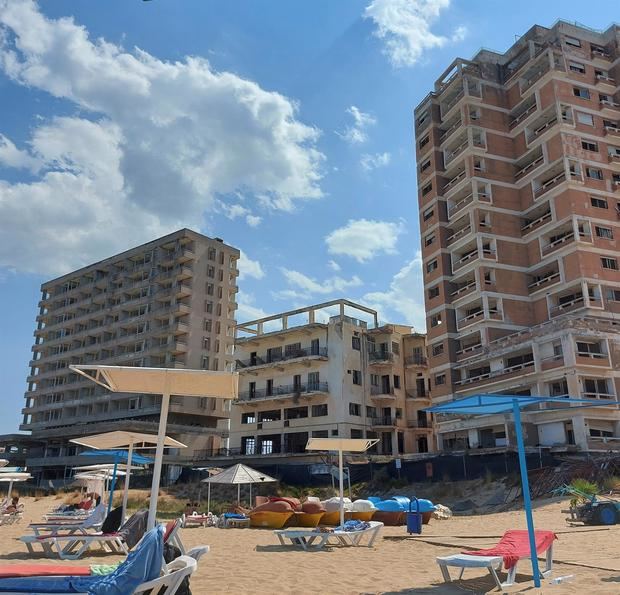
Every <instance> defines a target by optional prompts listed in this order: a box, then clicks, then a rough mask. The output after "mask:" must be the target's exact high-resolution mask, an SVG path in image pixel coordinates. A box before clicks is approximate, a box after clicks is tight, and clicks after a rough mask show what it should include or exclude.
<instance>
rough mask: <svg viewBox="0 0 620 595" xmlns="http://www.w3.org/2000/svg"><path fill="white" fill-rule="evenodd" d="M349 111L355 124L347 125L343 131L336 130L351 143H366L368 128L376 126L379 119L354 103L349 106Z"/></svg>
mask: <svg viewBox="0 0 620 595" xmlns="http://www.w3.org/2000/svg"><path fill="white" fill-rule="evenodd" d="M347 113H348V114H349V115H350V116H351V117H352V118H353V124H351V125H350V126H347V127H346V128H345V129H344V131H343V132H336V134H337V135H338V136H339V137H340V138H342V139H343V140H345V141H346V142H348V143H349V144H351V145H360V144H362V143H365V142H366V141H367V140H368V132H367V129H368V128H369V127H370V126H374V125H375V124H376V123H377V120H376V119H375V118H374V117H373V116H371V115H370V114H367V113H365V112H363V111H361V110H360V109H359V108H358V107H356V106H354V105H352V106H351V107H349V108H347Z"/></svg>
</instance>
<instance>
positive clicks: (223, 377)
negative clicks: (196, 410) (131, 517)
mask: <svg viewBox="0 0 620 595" xmlns="http://www.w3.org/2000/svg"><path fill="white" fill-rule="evenodd" d="M70 369H71V370H73V371H74V372H76V373H77V374H81V375H82V376H85V377H86V378H89V379H90V380H92V381H93V382H96V383H97V384H99V385H100V386H103V387H104V388H107V389H108V390H111V391H113V392H120V393H137V394H150V395H161V397H162V398H161V410H160V414H159V429H158V432H157V446H156V449H155V462H154V463H153V483H152V484H151V497H150V502H149V516H148V520H147V530H150V529H152V528H153V527H154V526H155V519H156V517H157V496H158V493H159V482H160V478H161V467H162V460H163V456H164V443H165V439H166V425H167V423H168V409H169V406H170V396H171V395H175V396H176V397H181V398H182V397H211V398H216V399H229V400H232V399H236V398H237V394H238V384H239V375H238V374H236V373H234V372H207V371H205V370H188V369H183V368H140V367H134V366H103V365H97V366H70Z"/></svg>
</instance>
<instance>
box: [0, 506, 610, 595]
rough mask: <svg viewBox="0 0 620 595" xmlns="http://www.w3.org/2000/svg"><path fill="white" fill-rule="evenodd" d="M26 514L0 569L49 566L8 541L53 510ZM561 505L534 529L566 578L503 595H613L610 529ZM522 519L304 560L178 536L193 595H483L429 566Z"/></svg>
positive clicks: (245, 535)
mask: <svg viewBox="0 0 620 595" xmlns="http://www.w3.org/2000/svg"><path fill="white" fill-rule="evenodd" d="M23 501H24V504H25V505H26V513H25V515H24V519H23V521H22V522H21V523H20V524H17V525H12V526H7V527H0V536H1V538H0V560H2V563H3V564H11V563H17V562H23V561H24V560H32V561H33V562H39V561H40V562H41V563H44V562H45V563H49V561H48V559H46V558H45V557H44V555H43V554H39V555H36V556H34V557H33V556H32V555H29V554H28V553H27V551H26V547H25V546H24V545H23V544H22V543H21V542H19V541H17V540H16V538H17V537H18V536H19V535H22V534H24V533H27V532H29V531H28V528H27V524H28V523H29V522H32V521H38V520H40V519H41V515H42V514H43V513H44V512H46V511H48V510H49V509H50V508H51V507H52V506H55V505H57V504H58V500H57V499H55V498H43V499H40V500H38V501H36V502H35V501H34V500H33V499H32V498H24V499H23ZM566 506H567V502H566V501H558V500H555V501H545V503H543V504H539V505H538V506H537V507H536V510H535V522H536V526H537V528H539V529H549V530H553V531H555V532H556V533H557V535H558V540H557V541H556V543H555V546H554V573H553V576H554V577H558V576H566V575H574V578H573V579H572V580H571V581H570V582H568V583H563V584H561V585H550V584H549V581H548V580H546V581H544V582H543V586H542V588H541V590H540V591H538V590H536V589H535V588H534V583H533V581H532V580H531V577H529V576H528V574H527V573H528V571H529V570H530V567H529V563H528V562H525V561H524V562H521V563H520V565H519V569H520V574H519V575H518V584H517V585H515V586H514V587H512V588H510V589H507V590H506V592H510V593H523V592H528V593H557V594H560V593H585V592H591V593H597V594H598V593H615V594H617V593H620V559H619V558H618V555H617V543H618V536H619V535H620V526H618V527H611V528H606V527H583V528H581V527H570V526H569V525H568V524H567V523H566V521H565V516H566V515H564V514H563V513H562V512H561V509H562V508H566ZM524 523H525V521H524V516H523V513H522V512H519V511H514V512H504V513H498V514H490V515H483V516H463V517H454V518H452V519H449V520H445V521H437V520H433V521H431V524H430V525H428V526H425V527H424V533H423V535H421V536H416V537H409V536H408V535H407V533H406V529H405V527H385V528H384V530H383V533H382V535H381V538H380V539H379V540H377V542H376V543H375V546H374V547H373V548H367V547H360V548H342V547H336V546H333V547H328V548H326V549H325V550H323V551H316V552H304V551H301V550H297V549H293V548H283V547H282V546H280V545H279V544H278V541H277V539H276V537H275V536H274V535H273V533H272V532H271V531H270V530H263V529H217V528H190V529H183V530H181V539H182V540H183V542H184V544H185V545H186V547H188V548H189V547H193V546H196V545H203V544H208V545H210V546H211V551H210V553H209V554H208V555H207V556H205V557H203V558H202V560H201V561H200V563H199V566H198V571H197V572H196V573H195V574H194V576H193V577H192V579H191V587H192V592H193V593H194V594H195V595H202V594H207V593H274V592H280V593H323V594H325V593H334V594H336V593H337V594H370V593H373V594H379V593H390V594H395V593H403V594H404V593H412V594H427V593H428V594H437V595H439V594H443V593H446V594H457V593H487V592H495V593H497V592H498V591H497V590H495V591H493V587H494V584H493V582H492V580H491V578H490V576H489V575H488V574H485V572H486V571H478V570H468V571H466V574H465V580H464V581H461V582H459V583H455V584H453V585H445V584H444V583H443V582H442V579H441V574H440V571H439V568H438V566H437V564H436V563H435V557H436V556H440V555H448V554H451V553H457V552H459V551H462V550H464V549H467V548H469V547H471V548H482V547H490V546H492V545H493V544H494V543H495V542H496V541H497V540H498V538H499V537H500V536H501V535H502V533H503V532H504V530H506V529H509V528H524ZM120 559H121V558H119V557H117V556H111V555H106V554H100V553H94V554H93V555H91V556H90V557H87V558H84V559H83V560H80V561H78V562H76V563H77V564H84V565H88V564H92V563H102V562H106V563H107V562H112V561H116V560H120Z"/></svg>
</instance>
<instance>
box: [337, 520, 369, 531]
mask: <svg viewBox="0 0 620 595" xmlns="http://www.w3.org/2000/svg"><path fill="white" fill-rule="evenodd" d="M369 528H370V523H368V522H366V521H357V520H352V521H346V522H345V524H344V525H341V526H340V527H336V531H347V532H350V531H363V530H364V529H369Z"/></svg>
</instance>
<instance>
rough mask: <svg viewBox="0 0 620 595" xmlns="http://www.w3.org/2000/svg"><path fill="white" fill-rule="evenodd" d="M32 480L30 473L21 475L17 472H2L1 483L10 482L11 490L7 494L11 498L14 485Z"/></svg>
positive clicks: (0, 475) (0, 473) (0, 474)
mask: <svg viewBox="0 0 620 595" xmlns="http://www.w3.org/2000/svg"><path fill="white" fill-rule="evenodd" d="M31 478H32V475H30V473H19V472H15V471H2V472H0V481H4V482H8V484H9V490H8V492H7V497H8V498H10V497H11V492H12V491H13V484H14V483H16V482H18V481H28V480H29V479H31Z"/></svg>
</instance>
